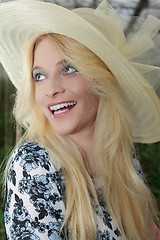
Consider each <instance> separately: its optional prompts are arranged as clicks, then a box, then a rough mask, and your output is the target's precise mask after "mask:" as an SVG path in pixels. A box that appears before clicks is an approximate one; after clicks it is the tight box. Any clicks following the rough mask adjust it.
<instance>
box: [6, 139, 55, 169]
mask: <svg viewBox="0 0 160 240" xmlns="http://www.w3.org/2000/svg"><path fill="white" fill-rule="evenodd" d="M16 162H18V163H19V165H20V166H21V167H22V168H23V170H25V171H26V172H30V171H31V170H33V169H36V168H38V167H39V166H41V167H43V168H45V169H46V170H49V168H50V166H51V162H50V156H49V153H48V151H47V150H46V149H45V148H44V147H42V146H41V145H40V144H38V143H36V142H33V141H29V142H25V143H24V144H23V145H22V146H20V147H19V148H17V149H15V151H14V153H13V154H12V156H11V163H10V165H13V164H14V163H16Z"/></svg>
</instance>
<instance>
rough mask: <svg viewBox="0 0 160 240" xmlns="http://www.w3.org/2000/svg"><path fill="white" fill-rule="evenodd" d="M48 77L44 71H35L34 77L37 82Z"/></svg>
mask: <svg viewBox="0 0 160 240" xmlns="http://www.w3.org/2000/svg"><path fill="white" fill-rule="evenodd" d="M46 78H47V76H46V75H45V74H43V73H40V72H35V73H33V79H34V81H35V82H39V81H42V80H44V79H46Z"/></svg>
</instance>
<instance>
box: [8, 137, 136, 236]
mask: <svg viewBox="0 0 160 240" xmlns="http://www.w3.org/2000/svg"><path fill="white" fill-rule="evenodd" d="M133 161H134V166H135V169H136V171H137V174H138V175H140V177H141V171H140V167H139V162H138V161H137V160H136V158H135V157H134V156H133ZM54 162H55V164H54ZM7 179H8V195H7V203H6V208H5V214H4V217H5V226H6V234H7V239H8V240H11V239H12V240H30V239H31V240H39V239H42V240H43V239H45V240H46V239H50V240H58V239H60V240H65V239H66V238H65V236H64V233H63V231H62V232H61V234H60V236H59V232H60V228H61V225H62V223H63V220H64V215H65V179H64V176H63V173H62V170H61V168H60V167H57V163H56V161H54V159H52V161H51V157H50V155H49V153H48V152H47V150H46V149H45V148H43V147H42V146H40V145H39V144H38V143H35V142H31V141H30V142H26V143H25V144H23V145H22V146H21V147H19V148H18V149H16V150H15V151H14V153H13V155H12V158H11V163H10V166H9V170H8V177H7ZM97 191H98V190H97ZM98 196H99V202H100V206H101V208H102V211H103V215H101V214H99V213H98V211H97V210H96V209H95V221H96V225H97V240H98V239H101V240H120V239H122V237H121V234H120V232H119V230H118V228H117V227H116V226H115V224H114V222H113V220H112V218H111V216H110V215H109V213H108V212H107V211H106V209H105V208H104V204H103V199H102V198H101V195H100V194H98Z"/></svg>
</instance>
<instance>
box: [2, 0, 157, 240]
mask: <svg viewBox="0 0 160 240" xmlns="http://www.w3.org/2000/svg"><path fill="white" fill-rule="evenodd" d="M3 2H8V0H0V3H3ZM45 2H51V3H56V4H59V5H61V6H64V7H67V8H69V9H72V8H76V7H92V8H96V7H97V6H98V5H99V3H100V2H101V0H48V1H47V0H45ZM108 2H109V3H110V4H111V5H112V6H113V7H114V8H115V9H116V10H117V12H118V14H119V15H120V16H124V15H135V16H141V17H146V16H147V15H149V14H152V15H154V16H156V17H158V18H160V1H159V0H132V1H131V0H108ZM128 21H129V18H128ZM158 62H159V66H160V56H159V59H158ZM14 93H15V87H14V86H13V85H12V83H11V82H10V80H9V79H8V77H7V75H6V73H5V71H4V70H3V68H2V66H0V164H2V162H3V161H7V160H6V159H7V157H6V156H7V154H8V153H9V151H11V149H12V148H13V147H14V144H15V140H16V136H15V122H14V119H13V117H12V108H13V101H14ZM136 148H137V152H138V156H139V160H140V163H141V166H142V170H143V173H144V176H145V178H146V180H147V183H148V185H149V187H150V189H151V191H152V193H153V195H154V196H155V197H156V200H157V203H158V207H159V209H160V143H156V144H151V145H146V144H137V145H136ZM5 158H6V159H5ZM3 171H4V168H3V166H2V167H1V168H0V193H2V184H3V180H2V175H3ZM4 205H5V201H4V200H3V195H2V194H1V195H0V240H5V239H6V236H5V228H4V220H3V212H4Z"/></svg>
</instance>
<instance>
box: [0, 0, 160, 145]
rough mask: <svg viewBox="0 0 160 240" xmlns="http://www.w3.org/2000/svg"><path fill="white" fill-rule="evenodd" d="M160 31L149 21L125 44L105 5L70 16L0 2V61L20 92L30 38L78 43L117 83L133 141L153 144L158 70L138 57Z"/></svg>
mask: <svg viewBox="0 0 160 240" xmlns="http://www.w3.org/2000/svg"><path fill="white" fill-rule="evenodd" d="M159 29H160V20H158V19H157V18H155V17H153V16H148V18H147V19H146V21H145V22H144V24H143V25H142V26H141V28H140V29H139V30H138V31H137V30H136V33H135V34H134V36H133V35H131V37H130V40H129V41H127V40H126V37H125V34H124V31H123V27H122V23H121V21H120V19H119V17H118V15H117V14H116V12H115V10H114V9H113V8H112V7H111V6H110V5H109V4H108V3H107V1H105V0H104V1H103V2H102V3H101V4H100V5H99V6H98V8H97V9H96V10H94V9H89V8H79V9H74V10H72V11H70V10H67V9H65V8H63V7H61V6H58V5H56V4H52V3H46V2H41V1H35V0H18V1H11V2H7V3H1V4H0V62H1V63H2V65H3V67H4V69H5V70H6V72H7V74H8V76H9V78H10V80H11V81H12V82H13V84H14V85H15V86H16V87H17V88H18V86H19V84H20V81H21V77H22V56H23V53H24V48H25V47H26V44H27V43H28V42H30V40H31V39H33V38H34V37H36V36H38V35H41V34H44V33H51V32H53V33H58V34H63V35H66V36H69V37H71V38H73V39H75V40H77V41H78V42H80V43H81V44H83V45H85V46H86V47H88V48H89V49H90V50H92V51H93V52H94V53H95V54H96V55H97V56H98V57H99V58H101V59H102V61H103V62H104V63H105V64H106V65H107V66H108V68H109V69H110V71H111V72H112V73H113V75H114V76H115V77H116V79H117V80H118V82H119V84H120V86H121V88H122V93H123V94H124V97H125V98H126V107H128V108H129V110H130V111H131V114H132V118H133V137H134V141H135V142H143V143H151V142H157V141H160V101H159V98H158V96H157V95H156V93H155V91H156V90H157V89H158V87H159V85H160V68H159V67H156V66H147V65H144V64H142V63H138V61H139V60H138V57H139V56H140V55H142V56H143V55H144V53H145V52H146V51H148V50H149V49H150V48H152V47H153V46H154V43H153V41H152V38H154V36H155V35H156V34H157V32H158V31H159ZM156 53H157V50H156ZM159 56H160V55H159ZM135 59H136V61H137V62H135ZM139 59H140V58H139ZM143 59H144V57H143ZM144 76H145V78H144ZM150 76H152V77H150ZM137 89H138V90H139V91H136V90H137ZM140 92H141V93H142V92H143V94H140ZM142 96H143V97H142Z"/></svg>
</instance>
